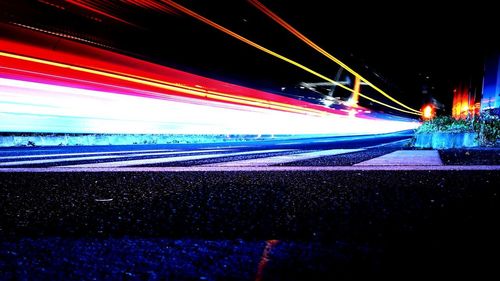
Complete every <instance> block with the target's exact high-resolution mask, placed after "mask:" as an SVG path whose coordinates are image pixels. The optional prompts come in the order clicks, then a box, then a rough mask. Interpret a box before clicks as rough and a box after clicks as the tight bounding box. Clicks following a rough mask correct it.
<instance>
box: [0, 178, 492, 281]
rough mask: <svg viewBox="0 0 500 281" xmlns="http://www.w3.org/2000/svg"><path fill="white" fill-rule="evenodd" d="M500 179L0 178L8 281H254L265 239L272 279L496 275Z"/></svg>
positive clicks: (2, 262) (2, 258)
mask: <svg viewBox="0 0 500 281" xmlns="http://www.w3.org/2000/svg"><path fill="white" fill-rule="evenodd" d="M499 177H500V175H499V174H498V172H497V171H474V172H473V171H446V172H443V171H393V172H387V171H386V172H384V171H364V172H356V171H353V172H345V171H344V172H178V173H108V174H106V173H50V174H44V173H37V174H31V173H10V174H9V173H0V210H1V212H0V221H1V224H0V239H1V240H0V241H1V244H0V245H1V248H0V253H1V254H0V266H1V268H2V273H1V274H3V275H2V276H0V279H7V280H9V279H11V280H30V279H42V280H94V279H107V278H108V277H109V279H113V280H116V279H118V280H157V279H159V280H236V279H238V280H254V277H255V274H256V272H257V264H259V259H258V258H257V257H258V256H259V255H260V254H261V253H262V251H263V248H264V244H265V243H264V241H266V240H269V239H277V240H280V241H282V243H281V242H280V243H278V244H277V246H276V247H275V249H273V250H271V251H270V253H269V257H268V260H269V261H268V263H267V267H266V269H265V270H264V277H265V279H264V280H305V279H307V277H310V278H309V280H315V279H322V280H339V279H340V280H350V279H359V278H365V277H366V278H368V277H370V278H375V277H380V278H384V279H386V280H388V279H392V280H401V279H413V280H421V279H422V278H429V276H432V277H436V278H458V277H464V276H465V277H470V278H472V277H474V278H480V277H481V276H482V277H485V276H488V274H490V275H491V274H493V276H497V275H498V272H497V271H496V270H495V268H496V265H497V264H498V262H499V259H498V251H499V250H500V247H499V242H498V237H500V233H499V231H498V230H497V223H498V221H499V219H500V215H499V214H500V210H499V209H500V204H499V203H500V202H499V199H498V191H499V189H498V182H499ZM176 241H177V242H176ZM175 243H178V244H179V245H180V246H179V247H177V248H175ZM183 251H184V252H183ZM13 253H15V254H13ZM209 256H213V257H215V258H214V259H213V264H212V265H210V258H209ZM92 257H94V258H92ZM99 257H102V259H100V260H99ZM224 257H229V258H228V259H229V261H227V263H229V264H231V266H232V267H233V268H237V269H235V271H234V272H233V271H225V270H224V269H223V268H224V262H225V258H224ZM227 263H226V264H227ZM66 264H69V268H70V270H69V271H68V270H65V269H64V268H65V266H66ZM71 268H78V269H79V271H78V272H77V273H74V272H73V271H74V270H73V269H71ZM252 270H253V273H252ZM107 271H108V272H110V273H109V276H108V275H105V276H104V277H103V275H102V274H105V273H104V272H107ZM127 272H128V273H131V274H132V276H130V275H128V274H127ZM220 272H222V273H220ZM219 273H220V275H219ZM99 274H100V275H99ZM252 274H254V275H252ZM235 276H236V277H235ZM25 277H26V278H25ZM101 277H102V278H101ZM148 278H149V279H148ZM203 278H205V279H203ZM232 278H233V279H232ZM494 279H496V278H494Z"/></svg>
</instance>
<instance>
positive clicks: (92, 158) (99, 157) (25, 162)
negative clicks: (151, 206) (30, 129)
mask: <svg viewBox="0 0 500 281" xmlns="http://www.w3.org/2000/svg"><path fill="white" fill-rule="evenodd" d="M219 151H225V149H213V150H193V151H173V152H172V151H171V152H157V153H133V154H121V155H104V156H90V157H70V158H57V159H39V160H23V161H11V162H2V163H0V166H14V165H16V166H17V165H31V164H46V163H57V162H68V161H86V160H102V159H115V158H125V157H141V156H158V155H174V154H184V153H187V154H192V153H202V152H219Z"/></svg>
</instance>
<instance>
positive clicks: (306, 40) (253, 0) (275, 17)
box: [248, 0, 420, 115]
mask: <svg viewBox="0 0 500 281" xmlns="http://www.w3.org/2000/svg"><path fill="white" fill-rule="evenodd" d="M248 1H249V2H250V4H252V5H253V6H255V7H256V8H257V9H259V10H260V11H261V12H263V13H264V14H266V15H267V16H269V17H270V18H271V19H273V20H274V21H276V22H277V23H278V24H280V25H281V26H282V27H284V28H285V29H287V30H288V31H290V32H291V33H292V34H293V35H295V36H296V37H298V38H299V39H300V40H302V41H303V42H304V43H306V44H307V45H309V46H311V47H312V48H313V49H315V50H316V51H318V52H319V53H321V54H322V55H324V56H325V57H327V58H329V59H330V60H332V61H334V62H335V63H337V64H338V65H339V66H341V67H343V68H344V69H345V70H347V71H349V72H350V73H351V74H353V75H355V76H356V77H359V78H360V79H361V80H362V81H363V82H365V83H366V84H367V85H368V86H370V87H372V88H373V89H375V90H376V91H377V92H379V93H381V94H382V95H383V96H385V97H387V98H388V99H390V100H391V101H393V102H395V103H396V104H398V105H400V106H402V107H404V108H406V109H408V110H410V111H413V112H416V113H419V115H420V111H418V110H416V109H413V108H411V107H409V106H407V105H405V104H403V103H402V102H400V101H398V100H396V99H395V98H393V97H391V96H390V95H389V94H387V93H386V92H384V91H383V90H382V89H380V88H378V87H377V86H375V85H374V84H372V83H371V82H370V81H368V80H367V79H366V78H364V77H363V76H361V75H360V74H359V73H357V72H356V71H354V70H353V69H351V68H350V67H349V66H347V65H346V64H345V63H343V62H342V61H340V60H339V59H337V58H336V57H334V56H332V55H331V54H330V53H328V52H327V51H325V50H324V49H323V48H321V47H320V46H318V45H316V44H315V43H314V42H312V41H311V40H309V38H307V37H306V36H304V35H303V34H302V33H300V32H299V31H298V30H296V29H295V28H293V27H292V26H291V25H290V24H288V23H287V22H286V21H284V20H283V19H281V18H280V17H279V16H278V15H276V14H275V13H273V12H272V11H271V10H269V9H268V8H267V7H266V6H264V5H263V4H262V3H260V2H259V1H257V0H248Z"/></svg>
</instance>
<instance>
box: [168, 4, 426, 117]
mask: <svg viewBox="0 0 500 281" xmlns="http://www.w3.org/2000/svg"><path fill="white" fill-rule="evenodd" d="M162 1H163V2H165V3H167V4H169V5H171V6H172V7H174V8H176V9H178V10H179V11H181V12H183V13H185V14H187V15H189V16H192V17H194V18H196V19H198V20H199V21H201V22H204V23H206V24H208V25H210V26H212V27H214V28H216V29H218V30H220V31H222V32H224V33H226V34H228V35H230V36H232V37H234V38H236V39H238V40H240V41H242V42H244V43H246V44H248V45H250V46H252V47H254V48H257V49H259V50H261V51H263V52H265V53H267V54H270V55H272V56H274V57H276V58H279V59H281V60H283V61H286V62H288V63H290V64H292V65H295V66H297V67H299V68H301V69H303V70H305V71H307V72H309V73H311V74H313V75H315V76H317V77H319V78H321V79H323V80H326V81H328V82H330V83H332V84H334V85H336V86H338V87H340V88H342V89H345V90H347V91H349V92H351V93H354V90H353V89H350V88H349V87H346V86H344V85H342V84H340V83H338V82H337V81H335V80H333V79H330V78H328V77H326V76H324V75H322V74H320V73H318V72H316V71H314V70H312V69H310V68H308V67H306V66H304V65H302V64H300V63H298V62H296V61H293V60H291V59H289V58H287V57H285V56H283V55H280V54H278V53H276V52H274V51H271V50H269V49H267V48H265V47H263V46H261V45H259V44H257V43H255V42H253V41H251V40H249V39H247V38H245V37H243V36H241V35H239V34H237V33H235V32H233V31H231V30H229V29H227V28H225V27H223V26H221V25H219V24H217V23H215V22H213V21H211V20H209V19H207V18H205V17H203V16H202V15H200V14H198V13H196V12H194V11H192V10H190V9H188V8H186V7H184V6H182V5H180V4H178V3H175V2H174V1H171V0H162ZM360 79H361V78H360ZM358 94H359V95H360V96H361V97H364V98H366V95H362V94H361V93H359V92H358ZM369 100H371V101H373V102H376V103H378V104H381V105H384V106H387V107H389V108H392V109H394V110H397V111H400V112H404V113H410V114H414V115H418V116H420V111H417V113H415V112H411V111H407V110H403V109H399V108H396V107H393V106H390V105H388V104H386V103H383V102H380V101H377V100H375V99H371V98H370V99H369ZM410 109H411V110H413V109H412V108H410Z"/></svg>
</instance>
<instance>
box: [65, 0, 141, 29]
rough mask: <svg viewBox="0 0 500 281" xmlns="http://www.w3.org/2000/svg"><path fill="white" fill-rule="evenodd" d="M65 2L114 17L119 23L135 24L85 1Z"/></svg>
mask: <svg viewBox="0 0 500 281" xmlns="http://www.w3.org/2000/svg"><path fill="white" fill-rule="evenodd" d="M66 2H68V3H70V4H73V5H75V6H78V7H80V8H83V9H86V10H89V11H91V12H94V13H96V14H99V15H101V16H105V17H107V18H110V19H114V20H116V21H119V22H121V23H125V24H128V25H133V26H136V25H135V24H133V23H130V22H128V21H126V20H123V19H121V18H118V17H115V16H113V15H110V14H108V13H106V12H104V11H101V10H99V9H97V8H96V7H93V5H90V4H88V3H86V1H80V0H66Z"/></svg>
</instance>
